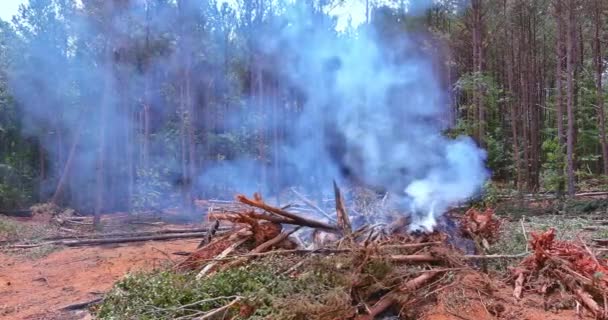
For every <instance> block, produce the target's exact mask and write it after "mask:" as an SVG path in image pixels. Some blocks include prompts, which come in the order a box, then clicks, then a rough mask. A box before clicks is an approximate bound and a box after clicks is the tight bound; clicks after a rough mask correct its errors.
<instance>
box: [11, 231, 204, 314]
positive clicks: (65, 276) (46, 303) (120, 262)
mask: <svg viewBox="0 0 608 320" xmlns="http://www.w3.org/2000/svg"><path fill="white" fill-rule="evenodd" d="M199 241H200V240H196V239H194V240H176V241H166V242H145V243H136V244H133V243H131V244H125V245H114V246H96V247H83V248H70V249H63V250H60V251H56V252H53V253H51V254H49V255H48V256H46V257H44V258H40V259H36V260H32V259H31V258H27V257H23V256H13V255H8V254H5V253H0V319H15V320H17V319H32V320H33V319H49V320H50V319H57V320H59V319H61V320H64V319H86V318H90V315H88V314H86V312H83V311H81V312H74V313H72V312H61V311H60V310H59V309H61V308H62V307H64V306H66V305H69V304H73V303H77V302H84V301H89V300H92V299H94V298H96V297H98V296H99V294H101V293H103V292H106V291H108V290H109V289H110V288H111V287H112V285H113V284H114V282H115V281H116V280H118V279H120V278H121V277H122V276H123V275H125V274H126V273H128V272H133V271H138V270H150V269H153V268H155V267H160V266H162V265H163V264H166V263H169V262H170V260H169V257H168V255H170V253H171V252H175V251H189V250H193V249H194V248H196V246H197V244H198V243H199ZM171 259H179V257H178V256H173V257H172V258H171Z"/></svg>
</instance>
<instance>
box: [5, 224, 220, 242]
mask: <svg viewBox="0 0 608 320" xmlns="http://www.w3.org/2000/svg"><path fill="white" fill-rule="evenodd" d="M230 229H231V228H229V227H224V228H219V229H218V231H227V230H230ZM208 230H209V228H196V229H163V230H157V231H141V232H115V233H99V234H91V235H69V236H55V237H46V238H42V239H39V240H40V241H54V240H69V239H77V240H93V239H107V238H117V237H143V236H154V235H161V234H181V233H197V232H207V231H208ZM11 242H14V241H9V240H5V241H0V245H2V244H7V243H11Z"/></svg>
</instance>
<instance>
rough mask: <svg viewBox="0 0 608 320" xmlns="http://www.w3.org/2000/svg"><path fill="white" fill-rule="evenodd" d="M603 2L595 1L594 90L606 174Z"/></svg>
mask: <svg viewBox="0 0 608 320" xmlns="http://www.w3.org/2000/svg"><path fill="white" fill-rule="evenodd" d="M604 1H605V0H595V4H596V7H595V10H594V18H595V36H594V42H595V48H594V49H595V50H594V55H595V57H594V60H595V89H596V90H597V112H598V120H599V124H598V126H599V129H600V130H599V133H600V143H601V149H602V169H603V173H604V174H608V143H607V141H606V118H605V114H604V95H603V93H604V91H603V88H602V80H603V79H602V73H603V72H604V57H603V56H602V40H601V36H602V35H601V30H602V29H601V28H602V12H604V11H603V10H604V5H603V4H604Z"/></svg>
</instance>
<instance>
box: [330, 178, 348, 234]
mask: <svg viewBox="0 0 608 320" xmlns="http://www.w3.org/2000/svg"><path fill="white" fill-rule="evenodd" d="M334 195H335V197H336V215H337V217H338V222H337V223H338V227H339V228H340V230H341V231H342V234H343V235H345V236H350V235H351V234H352V233H353V228H352V226H351V224H350V219H349V218H348V213H347V212H346V207H345V206H344V198H343V197H342V192H340V188H339V187H338V184H337V183H336V181H335V180H334Z"/></svg>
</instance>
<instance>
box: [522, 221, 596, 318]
mask: <svg viewBox="0 0 608 320" xmlns="http://www.w3.org/2000/svg"><path fill="white" fill-rule="evenodd" d="M531 236H532V239H530V242H529V243H530V247H531V249H532V250H533V254H532V255H530V256H528V257H526V258H525V259H524V260H522V262H521V263H520V264H519V266H517V267H516V268H513V270H512V281H513V282H514V285H515V289H514V291H513V295H514V296H515V298H517V299H520V298H521V297H522V295H523V294H524V293H525V292H534V293H540V294H542V295H543V297H544V299H545V301H547V300H548V298H549V297H550V296H551V295H552V294H554V293H556V292H558V293H559V294H560V295H564V293H565V292H566V293H569V294H570V295H572V296H573V297H574V298H575V299H576V301H577V310H578V307H579V306H583V307H584V308H586V309H587V310H589V311H590V312H591V313H592V314H593V315H594V317H595V318H597V319H607V318H608V317H607V311H606V308H607V307H608V304H607V297H608V279H607V278H606V274H608V260H606V259H600V258H598V257H596V255H595V254H594V253H593V251H592V250H591V249H590V248H589V247H588V246H587V245H585V244H584V242H583V241H579V242H578V243H576V242H570V241H559V240H556V239H555V237H556V234H555V229H549V230H548V231H546V232H543V233H531ZM564 289H565V290H564Z"/></svg>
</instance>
